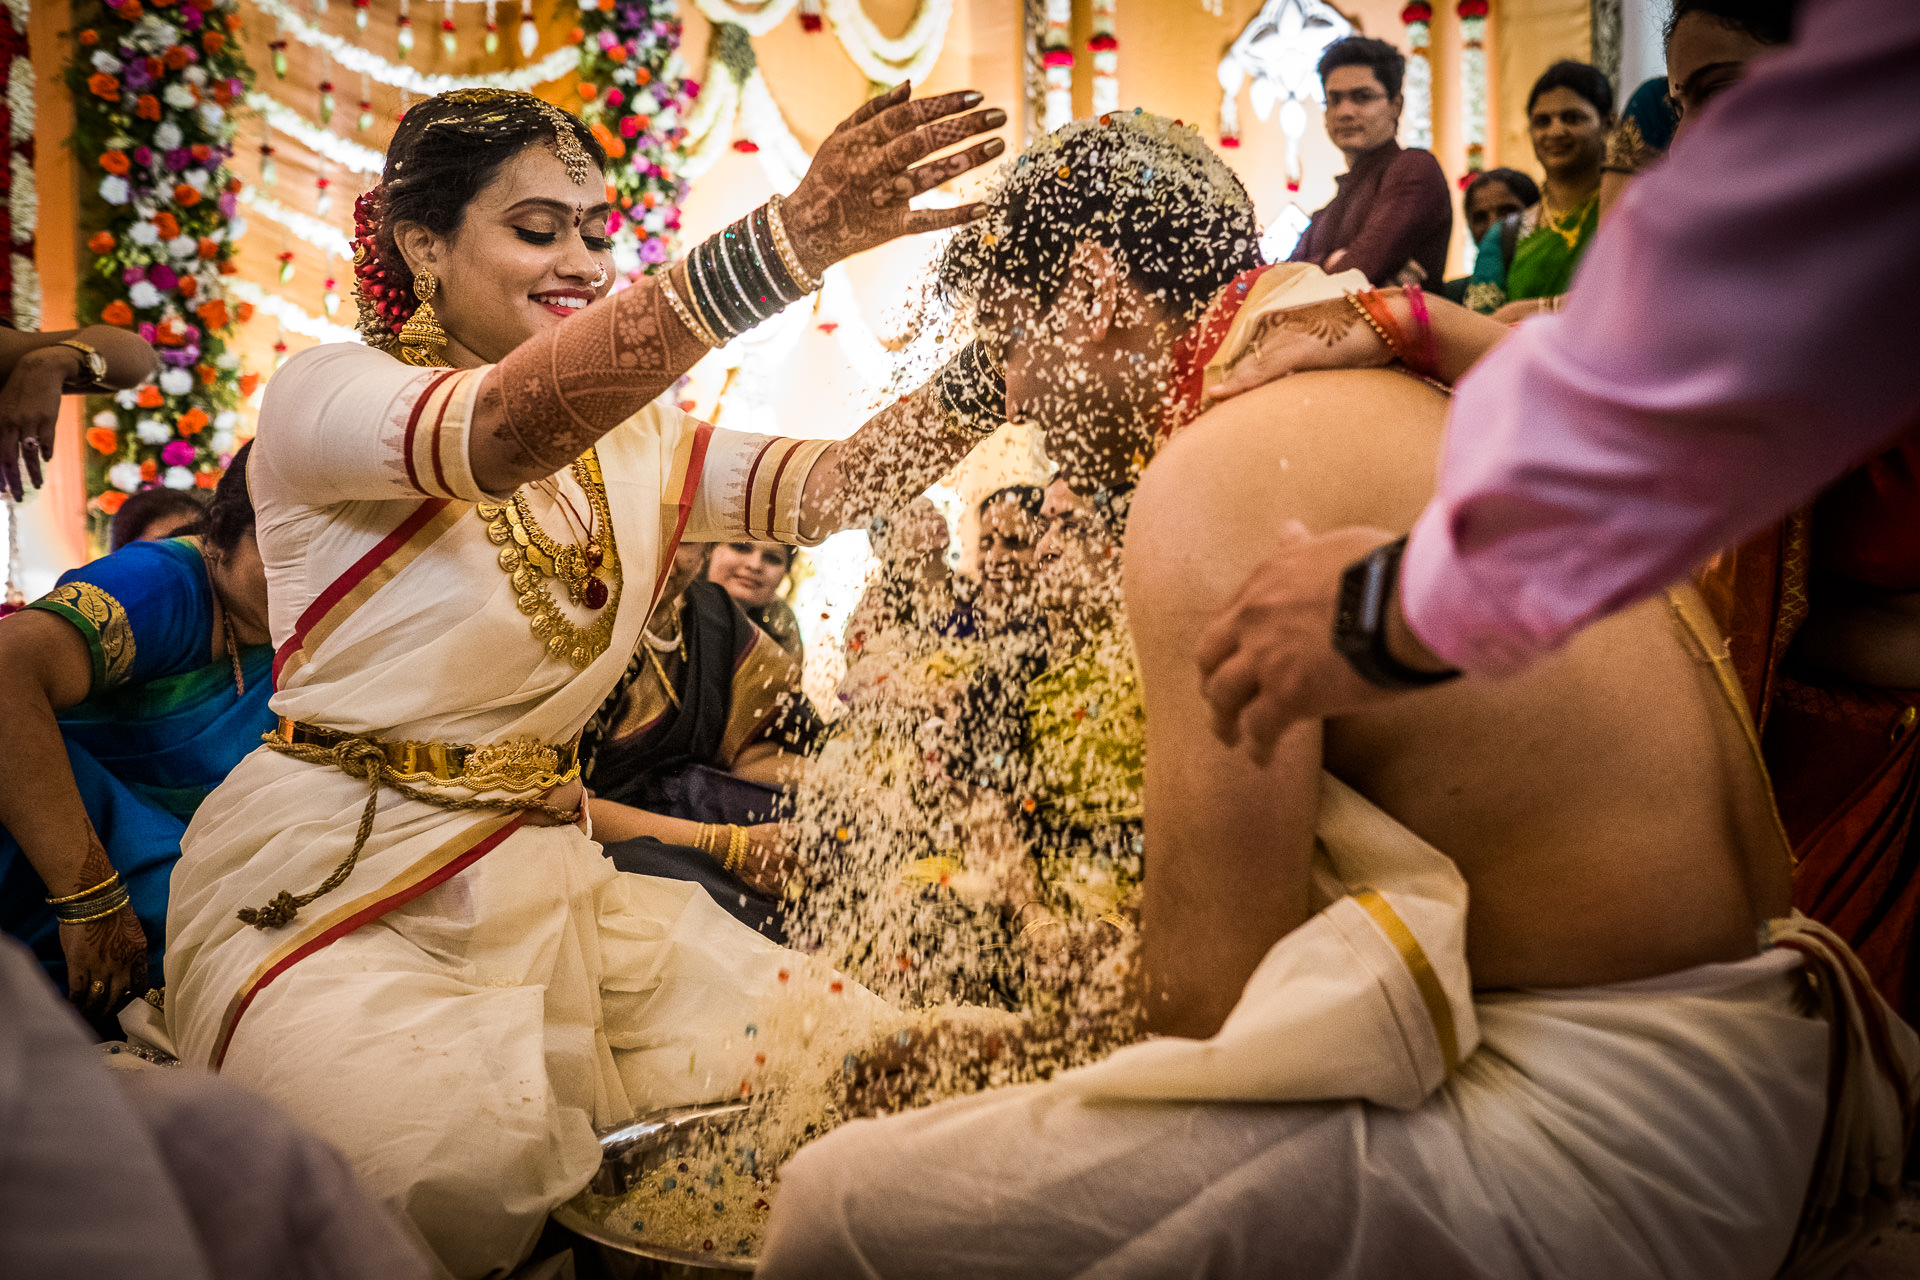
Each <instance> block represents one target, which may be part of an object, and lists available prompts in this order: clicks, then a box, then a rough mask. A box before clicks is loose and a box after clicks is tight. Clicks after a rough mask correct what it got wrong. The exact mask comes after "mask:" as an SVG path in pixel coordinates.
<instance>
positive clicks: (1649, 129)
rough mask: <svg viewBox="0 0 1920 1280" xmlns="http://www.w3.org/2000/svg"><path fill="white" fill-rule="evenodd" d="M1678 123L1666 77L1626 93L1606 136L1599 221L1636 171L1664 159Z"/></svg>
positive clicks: (1678, 117) (1656, 77) (1647, 82)
mask: <svg viewBox="0 0 1920 1280" xmlns="http://www.w3.org/2000/svg"><path fill="white" fill-rule="evenodd" d="M1679 124H1680V113H1679V112H1678V111H1676V110H1675V109H1674V105H1673V95H1672V92H1671V91H1670V90H1669V88H1668V85H1667V78H1666V77H1665V76H1655V77H1654V78H1653V79H1651V80H1648V81H1645V82H1644V83H1642V84H1641V86H1640V87H1639V88H1638V89H1635V90H1634V91H1633V93H1632V94H1631V95H1629V96H1628V98H1627V105H1626V106H1624V107H1622V108H1621V109H1620V123H1619V124H1616V125H1615V126H1613V132H1612V133H1611V134H1609V135H1607V158H1606V160H1605V162H1604V163H1602V165H1601V166H1600V218H1601V221H1603V222H1604V221H1605V220H1606V217H1607V214H1608V212H1609V211H1611V210H1612V208H1613V203H1614V201H1616V200H1618V199H1619V198H1620V196H1621V193H1622V192H1624V191H1625V190H1626V189H1627V184H1628V183H1629V182H1631V181H1633V179H1634V176H1635V175H1636V174H1638V173H1639V172H1640V171H1641V170H1642V169H1645V168H1648V167H1650V166H1652V165H1654V164H1656V163H1658V162H1659V161H1661V160H1663V159H1665V158H1666V154H1667V148H1668V147H1670V146H1672V145H1673V131H1674V130H1675V129H1676V128H1678V127H1679ZM1476 243H1477V241H1476Z"/></svg>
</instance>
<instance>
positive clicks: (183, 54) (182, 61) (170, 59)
mask: <svg viewBox="0 0 1920 1280" xmlns="http://www.w3.org/2000/svg"><path fill="white" fill-rule="evenodd" d="M188 57H189V55H188V53H187V46H185V45H183V44H177V45H175V46H173V48H171V49H169V50H167V52H166V62H167V69H168V70H170V71H178V70H180V69H181V68H182V67H184V66H186V65H187V61H188Z"/></svg>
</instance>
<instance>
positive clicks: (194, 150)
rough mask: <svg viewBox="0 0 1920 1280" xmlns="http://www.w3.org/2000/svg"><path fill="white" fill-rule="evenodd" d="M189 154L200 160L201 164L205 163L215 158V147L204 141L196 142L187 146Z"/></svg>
mask: <svg viewBox="0 0 1920 1280" xmlns="http://www.w3.org/2000/svg"><path fill="white" fill-rule="evenodd" d="M187 154H188V155H190V156H192V157H193V158H194V159H195V160H198V161H199V162H200V163H201V164H205V163H206V162H207V161H208V160H210V159H212V158H213V148H212V147H210V146H208V145H207V144H206V143H204V142H196V143H194V144H193V145H192V146H190V147H188V148H187Z"/></svg>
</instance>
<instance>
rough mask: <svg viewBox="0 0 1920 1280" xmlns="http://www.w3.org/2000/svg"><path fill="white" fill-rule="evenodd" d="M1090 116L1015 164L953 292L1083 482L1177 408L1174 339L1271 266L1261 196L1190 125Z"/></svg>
mask: <svg viewBox="0 0 1920 1280" xmlns="http://www.w3.org/2000/svg"><path fill="white" fill-rule="evenodd" d="M1102 120H1104V121H1105V122H1106V123H1102V122H1101V121H1095V120H1086V121H1081V122H1078V123H1075V124H1071V125H1068V126H1067V127H1066V128H1064V129H1060V130H1057V131H1056V132H1054V133H1051V134H1049V135H1047V136H1046V137H1045V138H1042V139H1041V140H1040V141H1038V142H1036V143H1034V145H1033V146H1031V147H1029V148H1028V149H1027V150H1026V151H1025V152H1024V153H1023V154H1021V155H1020V156H1019V157H1017V158H1016V159H1015V160H1014V161H1013V162H1012V163H1011V164H1009V165H1008V166H1007V167H1006V168H1005V169H1004V170H1002V172H1001V174H1000V176H999V179H998V180H997V183H996V185H995V187H994V189H993V191H992V193H991V194H990V195H989V197H988V199H987V208H988V215H987V216H986V217H985V218H982V219H980V220H979V221H977V222H974V223H971V224H970V225H968V226H967V227H966V229H964V230H963V231H961V232H960V233H959V234H958V235H956V236H955V237H954V239H953V241H952V242H951V243H950V244H949V246H948V248H947V251H946V254H945V256H944V257H943V259H942V261H941V264H940V280H941V284H942V287H943V289H944V291H945V292H946V294H947V296H948V298H949V299H950V300H951V301H952V302H953V303H954V304H955V305H956V306H957V307H959V308H961V309H963V310H970V311H971V312H972V314H973V318H974V322H975V325H976V326H977V328H978V329H979V330H980V332H981V335H982V337H983V338H985V339H988V340H991V341H995V342H998V343H1001V344H1004V349H1005V354H1006V361H1007V402H1008V409H1009V414H1010V416H1012V417H1015V418H1018V419H1024V420H1027V421H1031V422H1035V423H1037V424H1038V425H1039V426H1040V427H1041V429H1042V430H1043V431H1044V432H1045V433H1046V440H1047V451H1048V453H1049V455H1050V456H1052V457H1053V459H1054V460H1055V461H1056V462H1058V463H1059V464H1060V466H1061V471H1062V475H1063V476H1064V478H1066V479H1067V481H1068V482H1069V483H1070V484H1072V485H1073V487H1074V488H1076V489H1078V490H1080V491H1082V492H1086V491H1089V490H1091V489H1095V488H1099V487H1101V486H1103V485H1111V484H1114V483H1117V482H1118V481H1119V480H1121V479H1123V478H1124V476H1125V472H1126V470H1127V467H1128V465H1129V462H1130V460H1131V459H1132V457H1133V456H1134V455H1141V454H1144V451H1145V449H1146V446H1147V442H1148V440H1149V439H1150V437H1151V435H1152V432H1153V430H1154V429H1155V427H1156V426H1157V425H1158V422H1159V418H1160V414H1161V411H1162V408H1163V406H1164V402H1165V395H1166V389H1167V372H1168V361H1169V357H1170V353H1171V350H1172V346H1173V343H1174V342H1175V341H1176V340H1177V339H1178V338H1179V336H1180V335H1181V334H1182V333H1184V332H1185V331H1186V330H1187V328H1188V327H1189V326H1191V325H1192V324H1193V322H1194V321H1195V320H1196V319H1198V317H1199V315H1200V313H1201V312H1202V311H1204V310H1205V309H1206V307H1207V304H1208V302H1210V301H1211V300H1212V298H1213V296H1214V294H1216V293H1218V292H1219V291H1220V289H1221V288H1222V287H1224V286H1225V285H1226V284H1227V282H1228V281H1230V280H1232V279H1233V278H1234V277H1235V276H1236V275H1239V274H1240V273H1241V272H1242V271H1245V270H1247V269H1249V268H1251V267H1256V266H1258V265H1260V250H1259V238H1260V229H1259V224H1258V223H1257V222H1256V221H1255V219H1254V212H1253V201H1252V199H1251V198H1250V197H1249V196H1248V195H1247V191H1246V188H1245V187H1243V186H1241V185H1240V180H1239V179H1238V178H1237V177H1235V176H1234V174H1233V171H1232V170H1231V169H1229V168H1228V167H1227V165H1226V162H1225V161H1223V160H1222V159H1221V158H1220V157H1219V156H1218V155H1217V154H1215V153H1214V152H1213V151H1212V150H1211V149H1210V148H1209V147H1208V146H1207V145H1206V143H1204V142H1202V141H1201V140H1200V136H1199V134H1198V133H1197V132H1196V131H1195V130H1193V129H1191V128H1189V127H1188V126H1186V125H1182V124H1177V123H1175V122H1174V121H1171V120H1168V119H1165V118H1164V117H1161V116H1155V115H1148V114H1146V113H1145V112H1126V113H1119V112H1116V113H1114V114H1112V115H1110V116H1105V117H1102Z"/></svg>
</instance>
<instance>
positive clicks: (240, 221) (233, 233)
mask: <svg viewBox="0 0 1920 1280" xmlns="http://www.w3.org/2000/svg"><path fill="white" fill-rule="evenodd" d="M245 234H247V220H246V219H245V218H235V219H234V220H233V221H232V222H229V223H228V224H227V239H229V240H238V239H239V238H240V237H241V236H243V235H245Z"/></svg>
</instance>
